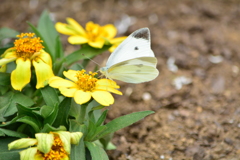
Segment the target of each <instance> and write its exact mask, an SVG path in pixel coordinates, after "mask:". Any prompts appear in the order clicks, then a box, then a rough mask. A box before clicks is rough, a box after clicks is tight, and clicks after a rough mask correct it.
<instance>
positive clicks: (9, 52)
mask: <svg viewBox="0 0 240 160" xmlns="http://www.w3.org/2000/svg"><path fill="white" fill-rule="evenodd" d="M1 57H4V58H14V57H15V58H17V54H16V49H15V48H13V47H12V48H8V49H7V50H6V51H5V52H4V53H3V54H2V55H1Z"/></svg>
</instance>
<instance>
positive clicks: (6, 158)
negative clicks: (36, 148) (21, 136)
mask: <svg viewBox="0 0 240 160" xmlns="http://www.w3.org/2000/svg"><path fill="white" fill-rule="evenodd" d="M14 140H17V139H16V138H1V139H0V141H1V143H0V159H2V160H19V159H20V154H19V152H20V151H21V150H22V149H18V150H10V151H9V150H8V144H9V143H11V142H12V141H14Z"/></svg>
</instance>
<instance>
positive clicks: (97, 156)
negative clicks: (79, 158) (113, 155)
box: [85, 142, 109, 160]
mask: <svg viewBox="0 0 240 160" xmlns="http://www.w3.org/2000/svg"><path fill="white" fill-rule="evenodd" d="M85 145H86V146H87V148H88V149H89V151H90V154H91V157H92V160H109V158H108V155H107V153H106V152H105V151H104V149H103V148H101V147H99V146H98V145H96V144H95V143H93V142H85Z"/></svg>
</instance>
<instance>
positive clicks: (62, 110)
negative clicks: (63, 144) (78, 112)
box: [53, 97, 71, 127]
mask: <svg viewBox="0 0 240 160" xmlns="http://www.w3.org/2000/svg"><path fill="white" fill-rule="evenodd" d="M70 106H71V98H68V97H66V98H65V99H64V100H63V101H62V102H61V103H60V104H59V107H58V108H59V109H58V113H57V117H56V119H55V121H54V123H53V126H54V127H59V126H60V125H64V126H67V125H68V121H67V119H68V113H69V110H70Z"/></svg>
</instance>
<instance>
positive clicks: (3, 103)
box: [0, 92, 17, 122]
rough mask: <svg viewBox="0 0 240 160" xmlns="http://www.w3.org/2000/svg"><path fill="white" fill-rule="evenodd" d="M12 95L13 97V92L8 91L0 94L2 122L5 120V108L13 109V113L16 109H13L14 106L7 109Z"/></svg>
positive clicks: (0, 116) (0, 119)
mask: <svg viewBox="0 0 240 160" xmlns="http://www.w3.org/2000/svg"><path fill="white" fill-rule="evenodd" d="M12 97H13V92H8V93H6V94H5V95H3V96H0V121H1V122H3V121H5V118H4V117H6V116H7V115H6V114H5V113H6V112H7V110H13V113H12V114H14V113H15V112H16V111H17V110H15V111H14V109H15V108H13V109H11V108H10V109H9V106H10V104H11V101H12Z"/></svg>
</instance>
